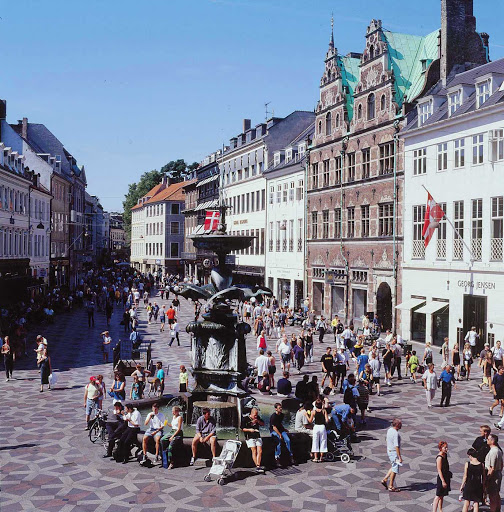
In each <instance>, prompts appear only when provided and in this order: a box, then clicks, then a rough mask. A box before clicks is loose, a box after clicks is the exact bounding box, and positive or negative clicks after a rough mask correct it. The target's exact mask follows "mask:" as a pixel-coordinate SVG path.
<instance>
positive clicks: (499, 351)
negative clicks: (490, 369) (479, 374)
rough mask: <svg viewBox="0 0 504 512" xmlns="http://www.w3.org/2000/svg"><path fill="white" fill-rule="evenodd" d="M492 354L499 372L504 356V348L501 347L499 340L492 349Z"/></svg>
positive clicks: (495, 367)
mask: <svg viewBox="0 0 504 512" xmlns="http://www.w3.org/2000/svg"><path fill="white" fill-rule="evenodd" d="M492 355H493V359H494V369H495V371H496V372H497V371H498V369H499V366H502V358H503V356H504V349H503V348H502V347H501V342H500V341H499V340H497V341H496V342H495V347H494V348H493V349H492Z"/></svg>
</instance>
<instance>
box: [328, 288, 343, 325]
mask: <svg viewBox="0 0 504 512" xmlns="http://www.w3.org/2000/svg"><path fill="white" fill-rule="evenodd" d="M331 299H332V300H331V310H332V316H334V315H340V314H343V315H344V313H345V289H344V288H343V286H331ZM332 316H331V318H332Z"/></svg>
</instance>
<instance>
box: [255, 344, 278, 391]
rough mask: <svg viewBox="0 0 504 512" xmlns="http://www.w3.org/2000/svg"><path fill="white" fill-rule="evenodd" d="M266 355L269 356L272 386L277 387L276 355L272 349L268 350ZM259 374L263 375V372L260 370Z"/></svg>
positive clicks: (269, 372)
mask: <svg viewBox="0 0 504 512" xmlns="http://www.w3.org/2000/svg"><path fill="white" fill-rule="evenodd" d="M266 357H267V358H268V376H269V381H270V387H271V388H274V387H275V373H276V360H275V356H274V355H273V354H272V353H271V350H268V351H267V352H266ZM258 375H262V373H259V372H258Z"/></svg>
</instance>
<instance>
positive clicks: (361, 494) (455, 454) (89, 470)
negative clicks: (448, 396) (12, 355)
mask: <svg viewBox="0 0 504 512" xmlns="http://www.w3.org/2000/svg"><path fill="white" fill-rule="evenodd" d="M153 300H154V299H153ZM156 300H158V303H160V304H161V303H162V301H160V300H159V297H158V298H157V299H156ZM165 302H166V301H165ZM191 311H192V309H191V307H190V306H189V305H188V304H186V303H183V304H182V312H181V324H182V325H183V326H185V324H186V323H187V321H189V320H190V317H191ZM120 317H121V311H120V308H119V309H118V308H116V310H115V314H114V316H113V321H112V326H111V328H110V331H111V334H112V337H113V339H114V340H116V339H119V338H120V337H121V335H122V334H123V331H122V329H123V327H122V326H120V325H119V321H120ZM104 329H105V318H104V315H103V314H100V313H98V314H97V318H96V326H95V327H94V328H88V327H87V317H86V313H85V312H84V311H83V310H75V311H74V312H72V313H69V314H67V315H62V316H60V317H58V318H57V319H56V322H55V324H54V325H51V326H47V327H44V328H40V329H39V331H40V333H42V334H44V336H46V337H47V338H48V340H49V344H50V347H51V354H52V362H53V368H55V369H57V370H58V373H59V382H58V384H57V385H56V389H54V390H53V391H51V392H48V391H44V392H43V393H39V387H38V378H39V374H38V373H37V370H36V367H35V356H34V355H33V356H30V358H29V359H24V360H21V361H18V363H17V364H16V369H15V372H14V377H15V380H14V381H11V382H4V379H3V378H2V379H1V382H0V396H1V397H2V408H1V409H0V432H1V439H2V441H1V443H0V456H1V460H2V492H1V495H0V503H1V506H0V509H1V510H2V512H17V511H22V510H26V511H28V510H29V511H32V510H37V511H61V512H70V511H75V512H87V511H97V512H105V511H107V512H119V511H128V510H146V511H152V512H154V511H180V512H182V511H184V512H186V511H210V510H219V511H230V512H231V511H233V512H234V511H236V510H252V509H257V510H264V511H269V512H287V511H301V510H306V511H319V510H326V511H330V512H333V511H336V512H343V511H353V512H355V511H361V510H362V511H364V510H366V511H368V512H380V511H404V510H410V509H411V508H412V505H413V506H414V508H415V509H416V510H430V507H431V503H432V499H433V496H434V492H435V491H434V487H435V485H434V483H435V475H436V473H435V462H434V458H435V455H436V453H437V450H436V445H437V442H438V441H439V440H440V439H445V440H446V441H447V442H448V443H449V448H450V464H451V469H452V471H453V473H454V475H455V477H454V481H453V482H452V489H453V490H452V492H451V494H450V496H449V497H448V498H447V499H446V500H445V507H444V510H445V512H449V511H455V510H461V506H460V504H459V503H458V500H457V498H458V494H459V493H458V486H459V485H460V479H461V472H462V467H463V462H464V460H465V452H466V450H467V447H468V446H469V445H470V443H471V442H472V440H473V439H474V438H475V437H476V435H477V434H478V426H479V425H480V424H482V423H490V424H491V421H492V420H493V421H495V420H494V419H493V418H490V417H489V414H488V405H489V402H490V397H489V395H488V393H486V392H481V391H480V390H479V389H478V388H477V386H476V384H477V379H476V377H479V372H477V375H475V376H474V379H473V380H471V381H470V382H461V383H460V384H459V386H457V388H458V389H457V390H455V391H454V395H453V399H452V404H453V407H450V408H449V409H441V408H439V407H434V408H432V409H430V410H428V409H427V407H426V402H425V397H424V392H423V388H422V387H421V385H420V384H417V385H413V384H412V383H411V382H409V381H408V380H403V381H400V382H397V381H396V382H394V385H393V386H392V387H391V388H387V389H386V390H385V394H384V396H381V397H376V396H373V397H372V400H371V411H372V412H371V414H370V418H369V420H368V425H367V428H366V430H363V431H362V432H361V434H360V438H361V443H360V444H356V445H355V451H356V454H357V460H356V461H355V462H352V463H350V464H349V465H344V464H342V463H341V462H333V463H324V464H310V463H307V464H301V465H299V466H297V467H294V468H291V469H289V470H288V471H285V472H281V471H279V472H275V474H273V473H271V472H267V473H266V475H263V476H256V475H252V474H251V473H247V472H245V471H243V472H242V473H240V478H239V479H238V480H237V481H233V482H230V483H228V484H227V485H225V486H223V487H221V486H218V485H216V483H215V482H214V483H205V482H204V481H203V475H204V474H205V471H204V470H203V468H192V467H185V468H177V469H175V470H173V471H165V470H163V469H160V468H159V467H154V468H151V469H148V468H142V467H140V466H139V465H138V464H136V463H130V464H128V465H126V466H123V465H118V464H116V463H115V462H114V461H110V460H109V459H102V455H103V451H102V449H101V448H100V447H99V446H93V445H92V444H91V443H90V442H89V440H88V438H87V432H84V431H83V427H84V410H83V408H82V402H83V400H82V397H83V392H84V391H83V386H84V384H85V383H86V382H87V381H88V379H89V376H90V375H96V374H97V373H102V374H104V375H105V377H106V384H107V385H109V384H110V382H111V378H110V376H111V365H110V364H109V365H103V364H101V360H102V355H101V351H100V342H101V339H100V336H99V334H100V332H102V331H103V330H104ZM140 329H141V330H142V331H143V332H144V336H145V338H146V339H152V341H153V354H154V359H155V360H158V359H160V360H162V361H163V362H164V363H165V364H170V365H172V371H171V373H170V375H169V377H168V385H167V391H169V392H175V391H176V388H177V374H178V372H177V371H175V368H176V367H177V366H178V364H180V363H185V364H188V363H189V336H188V335H187V334H186V333H185V332H183V333H181V343H182V346H180V347H176V346H173V347H171V348H168V341H169V339H167V338H169V335H168V334H167V333H166V332H165V333H163V334H160V333H159V326H158V325H150V326H149V325H147V322H146V321H145V310H143V309H142V313H141V323H140ZM37 333H38V332H33V333H32V334H33V336H31V339H32V340H34V337H35V335H36V334H37ZM327 341H329V340H327ZM248 345H249V350H248V353H249V361H251V362H253V360H254V359H255V357H256V350H255V347H256V343H255V340H254V339H253V338H252V336H249V339H248ZM325 346H327V345H326V344H325V345H322V346H320V345H319V344H318V342H317V344H316V356H317V357H316V359H319V358H320V355H321V353H322V348H321V347H325ZM33 354H34V353H33ZM436 357H437V358H439V357H440V356H439V355H438V354H436ZM319 366H320V365H319V363H313V364H311V365H309V366H308V367H306V368H307V370H308V371H309V372H312V371H313V372H316V371H319ZM2 375H3V374H2ZM297 378H298V377H297V375H296V376H295V379H296V380H297ZM439 395H440V393H439V392H438V396H437V397H436V398H439ZM263 400H266V399H263ZM268 401H270V402H273V401H275V397H274V396H273V397H271V398H270V397H268ZM395 416H398V417H400V418H401V419H402V420H403V429H402V431H401V432H402V438H403V457H404V459H405V464H404V466H403V467H402V468H401V473H400V475H399V477H398V480H397V485H398V486H400V487H401V488H402V492H400V493H397V494H389V493H388V492H386V491H385V490H384V489H383V487H382V486H381V485H380V483H379V481H380V479H381V478H382V477H383V475H384V473H385V472H386V471H387V469H388V464H387V459H386V452H385V448H384V436H385V429H386V428H387V427H388V425H389V422H390V420H391V419H392V418H393V417H395Z"/></svg>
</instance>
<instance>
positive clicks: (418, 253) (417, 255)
mask: <svg viewBox="0 0 504 512" xmlns="http://www.w3.org/2000/svg"><path fill="white" fill-rule="evenodd" d="M412 258H413V259H416V260H423V259H425V246H424V241H423V240H413V255H412Z"/></svg>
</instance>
